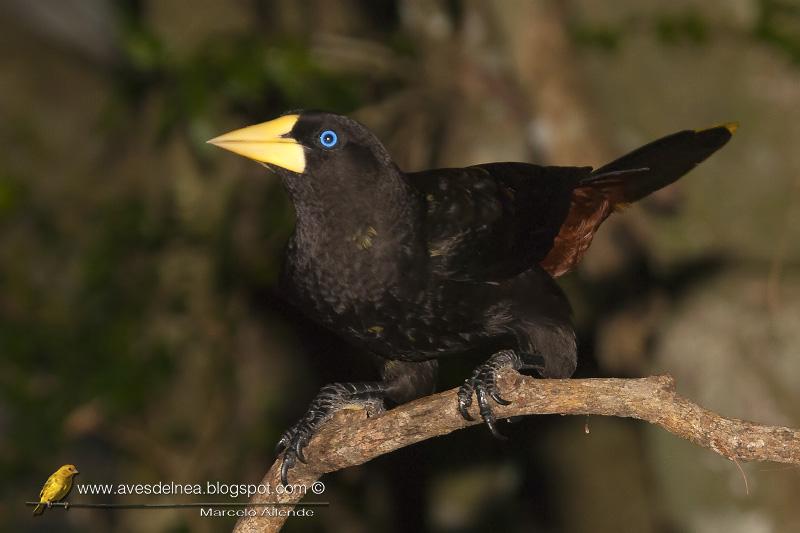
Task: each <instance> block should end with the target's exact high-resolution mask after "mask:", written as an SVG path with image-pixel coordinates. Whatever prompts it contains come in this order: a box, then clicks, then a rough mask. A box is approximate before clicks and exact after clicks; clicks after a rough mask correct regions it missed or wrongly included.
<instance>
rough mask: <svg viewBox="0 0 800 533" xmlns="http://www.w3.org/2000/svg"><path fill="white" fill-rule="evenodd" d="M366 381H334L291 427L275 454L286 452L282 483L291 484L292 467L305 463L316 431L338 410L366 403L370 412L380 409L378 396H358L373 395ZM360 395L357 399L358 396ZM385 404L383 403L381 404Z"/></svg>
mask: <svg viewBox="0 0 800 533" xmlns="http://www.w3.org/2000/svg"><path fill="white" fill-rule="evenodd" d="M364 386H365V385H364V384H352V383H350V384H345V383H333V384H330V385H326V386H324V387H322V389H321V390H320V392H319V394H318V395H317V397H316V398H314V401H313V402H311V405H310V406H309V407H308V411H306V414H305V416H304V417H303V418H302V419H300V421H299V422H297V423H296V424H295V425H294V426H292V427H291V428H290V429H289V430H287V431H286V432H285V433H284V434H283V435H282V436H281V438H280V440H279V441H278V444H277V445H276V447H275V453H283V459H282V461H281V483H282V484H283V485H284V486H285V485H288V484H289V470H291V469H292V468H293V467H294V466H295V465H296V464H297V462H298V461H300V462H301V463H303V464H305V463H307V462H308V461H307V459H306V456H305V448H306V446H308V443H309V442H311V438H312V437H313V436H314V435H315V434H316V432H317V430H318V429H319V428H320V426H321V425H322V424H323V423H324V422H325V421H326V420H328V419H329V418H330V417H331V416H333V413H335V412H336V410H337V409H339V408H341V407H343V406H344V405H345V404H351V403H355V404H363V405H364V406H365V408H367V410H368V412H371V413H376V412H380V409H379V408H378V406H377V405H376V402H377V401H378V400H377V399H375V398H369V397H367V398H362V399H359V398H357V395H359V394H361V395H363V394H367V395H368V394H370V393H371V392H372V390H371V389H369V388H364ZM354 396H356V398H354ZM381 406H382V403H381Z"/></svg>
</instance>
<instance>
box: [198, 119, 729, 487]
mask: <svg viewBox="0 0 800 533" xmlns="http://www.w3.org/2000/svg"><path fill="white" fill-rule="evenodd" d="M735 129H736V124H726V125H722V126H717V127H713V128H709V129H705V130H685V131H680V132H678V133H674V134H672V135H669V136H667V137H664V138H662V139H659V140H657V141H654V142H652V143H650V144H647V145H645V146H643V147H641V148H638V149H637V150H634V151H633V152H631V153H629V154H627V155H625V156H623V157H621V158H619V159H617V160H616V161H613V162H611V163H609V164H607V165H605V166H603V167H601V168H599V169H595V170H593V169H592V168H591V167H556V166H538V165H532V164H527V163H487V164H482V165H475V166H471V167H465V168H442V169H434V170H426V171H423V172H403V171H402V170H400V169H399V168H398V167H397V165H396V164H395V163H394V162H393V161H392V158H391V157H390V156H389V153H388V152H387V151H386V148H384V146H383V145H382V144H381V142H380V141H379V140H378V139H377V138H376V137H375V135H374V134H373V133H372V132H370V131H369V130H368V129H367V128H366V127H364V126H363V125H361V124H360V123H358V122H356V121H355V120H352V119H350V118H347V117H344V116H341V115H335V114H332V113H325V112H316V111H306V112H298V113H291V114H286V115H283V116H281V117H279V118H276V119H275V120H272V121H269V122H265V123H263V124H258V125H255V126H250V127H247V128H243V129H240V130H237V131H233V132H231V133H227V134H225V135H222V136H220V137H217V138H215V139H212V140H211V141H209V142H210V143H212V144H215V145H217V146H219V147H222V148H225V149H227V150H230V151H232V152H235V153H238V154H241V155H243V156H246V157H249V158H251V159H254V160H256V161H259V162H261V163H263V164H265V165H266V166H267V167H268V168H269V169H271V170H274V171H275V172H276V173H277V174H278V175H279V176H280V177H281V179H282V181H283V184H284V185H285V188H286V190H287V192H288V194H289V197H290V198H291V201H292V202H293V203H294V207H295V210H296V213H297V226H296V228H295V231H294V234H293V235H292V237H291V239H290V241H289V244H288V249H287V253H286V258H285V264H284V270H283V275H282V279H281V290H282V291H283V293H284V294H285V295H286V297H287V298H288V299H289V300H290V301H291V302H292V303H293V304H294V305H296V306H297V307H299V308H300V309H301V310H302V311H303V312H305V313H306V314H308V315H309V316H310V317H311V318H312V319H314V320H316V321H318V322H319V323H321V324H323V325H325V326H327V327H328V328H330V329H331V330H333V331H334V332H336V333H338V334H339V335H341V336H343V337H344V338H345V339H347V340H348V341H349V342H351V343H352V344H354V345H357V346H359V347H361V348H364V349H366V350H368V351H369V352H371V353H372V354H374V355H375V356H377V357H378V358H380V360H381V361H382V363H383V365H382V372H381V377H382V380H381V381H374V382H365V383H334V384H330V385H326V386H325V387H323V388H322V390H321V391H320V392H319V394H318V395H317V397H316V398H315V399H314V401H313V402H312V403H311V406H310V408H309V410H308V412H307V413H306V415H305V416H304V417H303V418H302V419H301V420H300V421H299V422H298V423H297V424H296V425H295V426H294V427H292V428H291V429H289V430H288V431H287V432H286V433H285V434H284V435H283V437H282V438H281V440H280V442H279V444H278V450H283V463H282V469H281V478H282V481H283V483H287V473H288V471H289V469H290V468H292V466H293V465H294V464H295V461H296V460H300V461H303V462H305V457H304V456H303V449H304V448H305V446H306V445H307V444H308V442H309V440H310V438H311V437H312V436H313V434H314V432H315V431H316V430H317V429H318V428H319V427H320V425H321V424H322V423H323V422H324V421H325V420H327V419H328V418H329V417H330V416H331V414H332V413H333V412H334V411H335V410H337V409H338V408H341V407H342V406H345V405H348V404H353V403H367V402H375V401H376V400H380V401H383V400H384V399H389V400H390V401H392V402H394V403H404V402H407V401H410V400H412V399H414V398H418V397H421V396H424V395H427V394H430V393H432V392H433V390H434V381H435V376H436V370H437V359H439V358H442V357H453V356H460V355H465V354H476V353H478V354H483V355H484V356H485V357H487V358H488V359H487V360H486V362H485V363H484V364H482V365H480V366H478V367H477V368H476V369H475V371H474V372H473V373H472V376H471V377H469V379H467V380H465V381H464V384H463V385H462V386H461V388H460V390H459V393H458V406H457V407H458V409H459V411H460V412H461V414H462V415H463V416H464V418H466V419H471V417H470V415H469V413H468V408H469V406H470V405H471V404H472V402H473V397H474V398H475V399H476V401H477V404H478V406H479V411H480V414H481V417H482V418H483V420H484V421H485V422H486V425H487V426H488V427H489V429H490V430H491V431H492V433H494V434H495V435H496V436H500V434H499V433H498V431H497V428H496V421H495V417H494V415H493V414H492V402H497V403H499V404H507V403H508V402H507V401H506V400H504V399H503V398H502V397H501V396H500V394H499V391H498V390H497V387H496V385H495V377H496V374H497V372H498V371H499V370H500V369H502V368H505V367H511V368H513V369H515V370H533V371H535V372H537V373H538V374H539V375H541V376H543V377H548V378H568V377H570V376H571V375H572V373H573V372H574V371H575V367H576V364H577V347H576V341H575V332H574V330H573V326H572V322H571V310H570V305H569V302H568V301H567V298H566V296H565V295H564V293H563V292H562V291H561V289H560V288H559V286H558V285H557V284H556V283H555V281H554V278H556V277H558V276H561V275H562V274H565V273H567V272H569V271H570V270H572V269H573V268H575V266H576V265H577V264H578V262H579V261H580V259H581V257H582V256H583V254H584V253H585V252H586V250H587V248H588V247H589V244H590V243H591V241H592V237H593V236H594V234H595V232H596V231H597V229H598V227H599V226H600V224H601V223H602V222H603V221H604V220H605V219H606V218H607V217H608V216H609V215H610V214H611V213H612V212H614V211H615V210H617V209H619V208H621V207H623V206H625V205H626V204H629V203H631V202H635V201H636V200H639V199H641V198H643V197H644V196H647V195H648V194H650V193H651V192H653V191H656V190H658V189H660V188H662V187H664V186H666V185H668V184H670V183H672V182H674V181H675V180H677V179H678V178H680V177H681V176H682V175H684V174H685V173H687V172H688V171H690V170H691V169H692V168H694V166H695V165H697V164H698V163H700V162H701V161H703V160H704V159H706V158H707V157H708V156H709V155H711V154H712V153H714V152H715V151H716V150H718V149H719V148H720V147H722V146H723V145H724V144H725V143H726V142H728V140H729V139H730V138H731V135H732V134H733V132H734V131H735Z"/></svg>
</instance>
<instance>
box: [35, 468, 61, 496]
mask: <svg viewBox="0 0 800 533" xmlns="http://www.w3.org/2000/svg"><path fill="white" fill-rule="evenodd" d="M57 482H58V478H57V476H56V475H55V474H53V475H51V476H50V477H49V478H47V481H45V482H44V486H42V490H40V491H39V501H50V499H51V498H52V497H53V494H55V493H56V492H57V491H58V488H57V487H56V485H57Z"/></svg>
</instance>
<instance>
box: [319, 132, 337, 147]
mask: <svg viewBox="0 0 800 533" xmlns="http://www.w3.org/2000/svg"><path fill="white" fill-rule="evenodd" d="M337 142H339V137H337V135H336V132H335V131H333V130H325V131H323V132H322V133H320V134H319V143H320V144H321V145H322V146H324V147H325V148H333V147H334V146H336V143H337Z"/></svg>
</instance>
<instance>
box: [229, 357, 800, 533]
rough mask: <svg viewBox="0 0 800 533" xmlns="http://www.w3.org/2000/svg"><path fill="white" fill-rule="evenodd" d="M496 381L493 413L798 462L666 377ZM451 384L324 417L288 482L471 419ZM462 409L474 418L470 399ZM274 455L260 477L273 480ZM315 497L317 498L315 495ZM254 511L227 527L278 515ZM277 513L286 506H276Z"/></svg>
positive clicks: (245, 532) (791, 450)
mask: <svg viewBox="0 0 800 533" xmlns="http://www.w3.org/2000/svg"><path fill="white" fill-rule="evenodd" d="M498 385H499V386H500V390H501V391H502V395H503V397H504V398H506V399H508V400H511V401H512V403H511V405H509V406H501V405H496V406H495V413H496V415H497V417H498V418H505V417H511V416H519V415H534V414H562V415H607V416H619V417H628V418H638V419H640V420H645V421H647V422H650V423H652V424H657V425H659V426H661V427H663V428H664V429H666V430H667V431H669V432H670V433H673V434H675V435H677V436H678V437H681V438H683V439H686V440H689V441H691V442H694V443H695V444H697V445H699V446H702V447H704V448H709V449H711V450H713V451H715V452H717V453H718V454H720V455H722V456H723V457H727V458H728V459H731V460H734V461H736V460H740V461H776V462H781V463H792V464H800V431H799V430H796V429H790V428H785V427H776V426H763V425H759V424H754V423H752V422H746V421H744V420H738V419H735V418H725V417H723V416H720V415H718V414H716V413H713V412H711V411H708V410H706V409H703V408H702V407H700V406H699V405H697V404H694V403H692V402H690V401H689V400H687V399H685V398H683V397H681V396H679V395H678V394H677V393H676V392H675V384H674V381H673V379H672V377H670V376H667V375H664V376H652V377H647V378H641V379H564V380H560V379H535V378H532V377H528V376H523V375H521V374H518V373H516V372H512V371H507V372H503V373H502V374H501V376H500V377H499V380H498ZM456 390H457V389H452V390H449V391H446V392H442V393H439V394H435V395H433V396H428V397H425V398H421V399H419V400H416V401H414V402H410V403H408V404H404V405H401V406H399V407H397V408H395V409H392V410H390V411H387V412H385V413H383V414H380V415H378V416H375V417H372V418H367V416H366V413H365V412H364V411H363V410H361V409H359V410H357V411H353V410H350V411H347V410H343V411H341V412H339V413H337V414H336V415H335V416H334V418H333V419H332V420H331V421H329V422H328V423H326V424H325V425H324V427H323V428H322V429H321V430H320V432H319V433H318V435H317V436H316V437H315V438H314V439H313V440H312V441H311V443H310V444H309V446H308V448H307V450H306V457H307V458H308V460H309V464H308V465H303V464H298V465H297V466H296V467H295V468H294V469H292V470H291V471H290V474H289V477H290V479H289V482H290V483H291V484H303V485H305V486H307V487H310V486H311V484H312V483H314V481H316V480H317V479H318V478H319V477H320V476H321V475H322V474H325V473H328V472H333V471H336V470H341V469H343V468H347V467H349V466H355V465H359V464H362V463H365V462H367V461H369V460H370V459H374V458H375V457H378V456H379V455H383V454H385V453H389V452H391V451H393V450H397V449H398V448H402V447H405V446H408V445H411V444H414V443H416V442H420V441H423V440H426V439H430V438H432V437H437V436H440V435H446V434H448V433H452V432H453V431H456V430H458V429H461V428H464V427H467V426H470V425H473V424H478V423H480V422H477V421H476V422H467V421H466V420H464V419H463V418H461V416H460V415H459V413H458V411H457V410H456ZM470 413H471V414H472V415H473V416H474V417H475V419H476V420H480V416H479V415H478V413H477V408H476V407H475V405H474V404H473V406H472V409H471V411H470ZM279 471H280V458H279V459H278V460H276V461H275V463H274V464H273V465H272V467H271V468H270V470H269V472H267V474H266V475H265V476H264V479H263V480H262V483H263V484H265V485H266V484H268V485H269V486H270V487H276V486H277V485H278V484H279ZM302 497H303V494H301V493H299V492H298V493H296V494H282V495H276V494H271V495H256V496H254V497H253V498H252V499H251V503H297V502H299V501H300V499H301V498H302ZM317 499H318V498H317ZM253 509H254V510H255V514H256V516H250V517H245V518H242V519H240V520H239V522H238V523H237V524H236V527H235V529H234V533H254V532H274V531H279V530H280V528H281V526H282V525H283V523H284V522H285V520H286V516H267V514H266V513H265V514H264V516H262V513H261V510H262V509H263V507H254V508H253ZM277 509H278V510H279V511H284V512H283V513H280V514H285V511H287V510H289V509H291V507H289V506H286V507H279V508H277Z"/></svg>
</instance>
